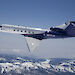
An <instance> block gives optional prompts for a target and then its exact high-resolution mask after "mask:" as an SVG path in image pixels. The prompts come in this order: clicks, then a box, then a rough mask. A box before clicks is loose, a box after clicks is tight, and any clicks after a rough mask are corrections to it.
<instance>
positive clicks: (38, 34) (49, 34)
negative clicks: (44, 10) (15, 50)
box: [0, 21, 75, 52]
mask: <svg viewBox="0 0 75 75" xmlns="http://www.w3.org/2000/svg"><path fill="white" fill-rule="evenodd" d="M0 32H7V33H14V34H21V35H24V36H25V39H26V43H27V47H28V49H29V51H30V52H31V51H33V50H35V48H36V47H37V46H38V45H39V42H40V41H41V40H43V39H49V38H68V37H75V21H70V22H67V23H65V24H63V25H60V26H56V27H51V28H50V29H41V28H30V27H24V26H15V25H8V24H1V25H0Z"/></svg>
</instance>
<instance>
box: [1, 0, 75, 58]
mask: <svg viewBox="0 0 75 75" xmlns="http://www.w3.org/2000/svg"><path fill="white" fill-rule="evenodd" d="M70 20H73V21H74V20H75V0H0V24H14V25H23V26H26V27H37V28H46V29H47V28H50V27H54V26H57V25H61V24H64V23H65V22H66V21H70ZM0 54H15V55H23V56H24V55H25V56H36V57H46V58H57V57H58V58H60V57H68V58H69V57H75V38H67V39H47V40H43V41H41V43H40V45H39V47H38V48H37V49H36V50H35V51H34V52H32V53H29V51H28V49H27V46H26V41H25V37H24V36H21V35H16V34H8V33H2V32H0Z"/></svg>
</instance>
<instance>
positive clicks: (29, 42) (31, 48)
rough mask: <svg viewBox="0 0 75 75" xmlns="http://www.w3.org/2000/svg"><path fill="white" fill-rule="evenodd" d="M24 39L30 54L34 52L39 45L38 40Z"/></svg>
mask: <svg viewBox="0 0 75 75" xmlns="http://www.w3.org/2000/svg"><path fill="white" fill-rule="evenodd" d="M25 39H26V43H27V46H28V49H29V51H30V52H32V51H34V50H35V49H36V47H37V46H38V45H39V43H40V40H38V39H35V38H31V37H25Z"/></svg>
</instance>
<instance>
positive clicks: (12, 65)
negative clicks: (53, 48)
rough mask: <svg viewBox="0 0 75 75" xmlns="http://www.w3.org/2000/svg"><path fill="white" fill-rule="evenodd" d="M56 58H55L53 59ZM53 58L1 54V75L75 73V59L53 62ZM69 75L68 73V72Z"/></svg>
mask: <svg viewBox="0 0 75 75" xmlns="http://www.w3.org/2000/svg"><path fill="white" fill-rule="evenodd" d="M53 60H54V59H53ZM53 60H52V59H36V60H35V59H29V58H23V57H11V56H10V57H9V56H5V57H4V56H0V75H56V73H58V75H59V74H60V75H61V73H71V74H75V60H74V59H70V60H66V59H65V60H66V61H65V60H64V59H63V60H64V61H60V63H59V62H58V63H57V64H56V63H55V64H53V63H52V62H53ZM55 60H56V59H55ZM67 75H68V74H67Z"/></svg>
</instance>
